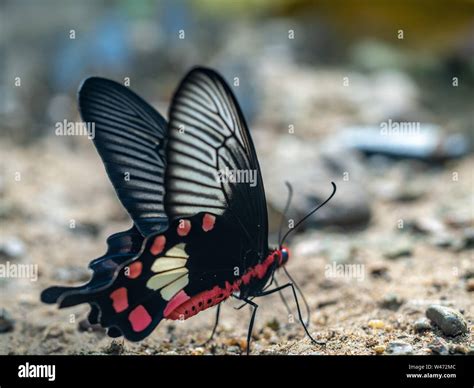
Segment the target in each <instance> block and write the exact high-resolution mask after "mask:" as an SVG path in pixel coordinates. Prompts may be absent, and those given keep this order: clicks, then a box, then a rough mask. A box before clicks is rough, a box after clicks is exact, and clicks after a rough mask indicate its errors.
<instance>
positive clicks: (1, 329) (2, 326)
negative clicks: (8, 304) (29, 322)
mask: <svg viewBox="0 0 474 388" xmlns="http://www.w3.org/2000/svg"><path fill="white" fill-rule="evenodd" d="M14 327H15V321H14V319H13V318H12V316H11V315H10V313H9V312H8V311H7V310H5V309H4V308H2V309H0V333H8V332H10V331H13V329H14Z"/></svg>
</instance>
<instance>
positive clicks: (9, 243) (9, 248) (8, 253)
mask: <svg viewBox="0 0 474 388" xmlns="http://www.w3.org/2000/svg"><path fill="white" fill-rule="evenodd" d="M25 254H26V248H25V243H24V242H23V241H21V240H20V239H19V238H17V237H9V238H7V239H5V240H4V241H2V242H1V243H0V258H1V259H4V260H8V259H17V258H20V257H22V256H24V255H25Z"/></svg>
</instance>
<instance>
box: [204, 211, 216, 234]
mask: <svg viewBox="0 0 474 388" xmlns="http://www.w3.org/2000/svg"><path fill="white" fill-rule="evenodd" d="M215 222H216V217H215V216H213V215H212V214H207V213H206V214H204V218H203V219H202V230H204V232H209V231H210V230H212V229H213V228H214V224H215Z"/></svg>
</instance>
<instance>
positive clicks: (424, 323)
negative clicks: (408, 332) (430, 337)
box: [413, 318, 431, 333]
mask: <svg viewBox="0 0 474 388" xmlns="http://www.w3.org/2000/svg"><path fill="white" fill-rule="evenodd" d="M413 329H414V330H415V333H423V332H425V331H428V330H431V324H430V321H429V320H428V319H426V318H420V319H417V320H416V321H415V323H414V324H413Z"/></svg>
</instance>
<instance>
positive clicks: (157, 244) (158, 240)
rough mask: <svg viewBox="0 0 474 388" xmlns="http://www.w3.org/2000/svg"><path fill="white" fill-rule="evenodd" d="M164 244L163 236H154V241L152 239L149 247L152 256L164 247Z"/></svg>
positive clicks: (164, 238)
mask: <svg viewBox="0 0 474 388" xmlns="http://www.w3.org/2000/svg"><path fill="white" fill-rule="evenodd" d="M165 244H166V237H165V236H158V237H155V241H153V245H152V246H151V248H150V252H151V254H152V255H154V256H156V255H159V254H160V253H161V252H162V251H163V249H164V248H165Z"/></svg>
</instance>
